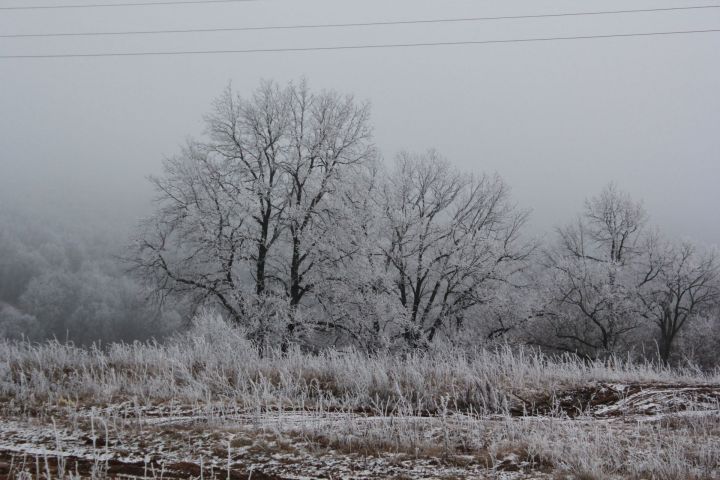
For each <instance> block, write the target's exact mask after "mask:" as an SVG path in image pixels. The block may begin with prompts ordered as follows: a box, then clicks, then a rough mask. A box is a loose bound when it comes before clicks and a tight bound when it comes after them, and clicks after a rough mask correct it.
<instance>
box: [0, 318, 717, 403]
mask: <svg viewBox="0 0 720 480" xmlns="http://www.w3.org/2000/svg"><path fill="white" fill-rule="evenodd" d="M593 382H615V383H651V382H652V383H684V384H703V383H720V373H718V372H715V373H703V372H700V371H698V370H696V369H692V368H685V369H670V368H666V367H662V366H659V365H654V364H649V363H633V362H631V361H621V360H620V359H615V360H613V361H609V362H584V361H581V360H579V359H577V358H574V357H571V356H564V357H553V358H550V357H547V356H545V355H543V354H541V353H539V352H536V351H533V350H529V349H522V348H519V349H518V348H510V347H507V346H505V347H497V348H492V349H490V348H479V349H477V350H476V351H474V352H470V353H468V352H464V351H459V350H454V349H452V348H444V349H437V350H434V351H432V352H427V353H418V354H411V355H405V356H394V355H392V354H385V353H381V354H376V355H367V354H365V353H362V352H358V351H349V352H336V351H328V352H324V353H321V354H319V355H313V354H306V353H302V352H300V351H299V350H292V351H290V352H289V353H287V354H282V353H280V352H279V351H268V352H265V354H264V355H263V356H260V355H259V354H258V352H257V350H256V349H255V348H253V346H252V345H251V344H250V343H249V342H248V341H247V340H245V338H244V337H243V335H242V334H241V333H240V332H237V331H234V330H232V329H230V328H228V327H227V326H225V325H224V324H223V323H222V321H221V320H218V319H217V318H214V317H212V316H205V317H204V318H201V319H200V320H199V321H198V323H197V325H196V327H195V328H194V329H193V330H192V331H190V332H188V333H187V334H185V335H183V336H180V337H177V338H175V339H174V340H172V341H169V342H166V343H164V344H159V343H135V344H113V345H109V346H107V347H106V348H102V349H100V348H91V349H83V348H76V347H73V346H69V345H65V344H61V343H58V342H47V343H42V344H29V343H17V342H14V343H13V342H6V341H5V342H0V395H3V396H5V397H11V398H15V399H21V400H23V401H31V400H39V401H50V402H57V401H59V400H62V401H66V402H74V403H80V404H83V403H86V402H89V403H92V404H98V403H102V402H112V401H114V399H117V398H130V397H134V398H138V399H140V401H143V402H158V401H166V400H171V399H172V400H176V401H186V402H196V401H206V400H218V399H224V400H232V401H234V402H237V403H240V404H243V405H245V406H247V407H254V408H257V407H263V408H265V407H268V408H272V407H279V406H282V407H286V408H287V407H290V406H294V407H302V408H312V407H315V406H317V405H319V404H322V405H324V406H325V407H327V406H332V407H335V408H342V409H356V410H372V411H376V410H379V411H381V412H382V413H389V412H392V411H393V409H395V408H396V407H397V406H398V405H400V404H402V405H405V406H412V407H413V408H414V409H416V411H417V413H423V412H424V413H427V412H428V411H430V412H435V411H437V410H438V408H440V406H441V403H444V404H445V405H446V406H448V407H449V408H450V409H453V410H462V411H474V412H476V413H505V412H507V410H508V409H509V408H511V407H512V406H513V405H514V406H518V405H522V402H523V401H525V402H529V401H531V400H532V399H534V398H536V397H538V396H543V395H551V394H553V393H555V392H561V391H566V390H569V389H572V388H576V387H581V386H585V385H588V384H589V383H593Z"/></svg>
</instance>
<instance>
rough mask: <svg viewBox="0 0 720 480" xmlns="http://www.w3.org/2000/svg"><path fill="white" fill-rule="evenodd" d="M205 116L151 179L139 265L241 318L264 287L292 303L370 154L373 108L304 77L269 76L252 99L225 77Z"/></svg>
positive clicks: (159, 282) (158, 280)
mask: <svg viewBox="0 0 720 480" xmlns="http://www.w3.org/2000/svg"><path fill="white" fill-rule="evenodd" d="M205 120H206V125H207V134H208V135H207V138H206V139H204V140H203V141H196V142H190V143H189V145H188V147H186V148H185V149H184V150H183V151H182V153H181V154H180V155H178V156H177V157H173V158H171V159H168V160H167V161H166V162H165V171H164V174H163V175H162V176H161V177H159V178H155V179H153V183H154V184H155V187H156V190H157V192H158V202H159V208H158V210H157V211H156V213H155V215H154V216H153V217H151V218H150V219H149V220H148V221H147V222H146V224H145V229H144V232H143V233H142V234H141V235H140V238H139V239H138V241H137V242H136V255H135V257H134V262H135V265H136V267H137V268H138V270H139V271H140V272H142V273H143V274H144V275H145V277H146V278H147V279H148V280H150V281H151V282H152V283H153V284H154V285H155V286H156V288H157V289H158V291H160V292H162V293H170V292H180V293H190V294H191V295H192V296H194V297H195V299H196V301H197V302H198V303H200V302H203V301H207V300H212V301H214V302H215V303H216V304H218V305H220V306H221V307H222V308H223V309H224V310H225V311H226V312H227V313H228V314H229V315H230V316H231V317H232V318H233V319H234V320H235V321H236V322H239V323H242V322H244V321H245V316H246V315H245V314H246V308H247V306H248V305H249V304H250V303H256V302H258V301H259V302H262V301H263V298H265V297H267V296H268V295H269V296H273V297H283V298H285V299H287V302H288V305H289V308H290V309H291V310H292V311H294V310H295V309H296V308H297V306H298V305H299V304H300V302H301V301H302V300H303V298H304V297H305V296H306V294H308V293H309V292H311V291H312V290H313V287H314V283H315V280H314V277H313V275H314V274H315V273H316V271H317V270H318V269H319V267H320V265H321V264H323V262H326V261H332V256H331V255H329V254H328V250H327V249H325V248H324V247H323V241H324V239H325V237H327V236H329V235H328V234H327V232H328V230H329V229H332V228H335V227H336V226H337V225H336V222H335V221H334V218H333V217H334V213H333V212H334V209H335V206H334V203H335V199H334V195H336V191H337V187H338V185H340V184H342V183H343V182H347V181H348V174H349V172H350V171H351V170H352V169H353V168H355V167H356V166H359V165H361V164H362V163H363V162H366V161H368V160H370V159H371V158H373V156H374V152H375V150H374V148H373V146H372V144H371V143H370V136H371V129H370V126H369V107H368V105H367V104H357V103H356V102H355V101H354V99H353V98H352V97H349V96H348V97H342V96H340V95H338V94H337V93H335V92H321V93H318V94H315V93H312V92H311V91H310V90H309V88H308V87H307V85H306V84H305V82H301V83H300V84H298V85H295V84H292V83H291V84H289V85H287V86H286V87H283V88H281V87H279V86H278V85H276V84H274V83H272V82H264V83H262V84H261V86H260V87H259V88H258V89H257V90H256V91H255V93H254V94H253V96H252V97H250V98H249V99H245V98H243V97H241V96H239V95H234V94H233V93H232V91H231V90H230V89H229V88H228V89H227V90H226V91H225V92H224V93H223V94H222V95H221V96H220V97H219V98H218V99H217V100H216V101H215V102H214V104H213V109H212V111H211V113H210V114H209V115H207V116H206V118H205ZM249 280H251V282H250V281H249ZM249 285H252V286H253V288H252V289H250V288H248V287H249ZM251 299H252V300H253V302H250V300H251ZM272 303H273V305H275V306H274V307H273V309H274V310H277V309H276V306H277V302H275V301H273V302H272ZM260 310H262V311H265V310H267V309H264V308H261V309H260ZM288 318H290V319H291V320H290V321H289V323H288V325H287V329H288V331H289V332H290V333H291V334H292V331H293V330H294V328H295V322H294V320H292V318H294V316H293V315H290V316H289V317H288Z"/></svg>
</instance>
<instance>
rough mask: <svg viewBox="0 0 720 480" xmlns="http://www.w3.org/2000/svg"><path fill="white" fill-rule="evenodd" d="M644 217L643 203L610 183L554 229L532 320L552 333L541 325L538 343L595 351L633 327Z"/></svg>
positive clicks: (617, 340) (612, 345) (609, 347)
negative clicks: (541, 301) (541, 300)
mask: <svg viewBox="0 0 720 480" xmlns="http://www.w3.org/2000/svg"><path fill="white" fill-rule="evenodd" d="M645 222H646V213H645V210H644V209H643V207H642V205H641V204H640V203H639V202H635V201H633V200H632V199H631V198H630V196H629V195H628V194H627V193H625V192H621V191H619V190H618V189H617V188H616V187H615V185H613V184H610V185H608V186H606V187H605V188H604V189H603V191H602V192H601V193H600V195H598V196H596V197H593V198H590V199H588V200H587V201H586V202H585V209H584V212H583V214H582V215H581V216H579V217H578V219H577V221H576V222H575V223H573V224H570V225H568V226H565V227H562V228H558V229H557V234H558V242H557V244H556V245H555V246H554V247H552V248H550V249H548V250H547V251H546V255H545V267H546V268H547V273H546V275H545V276H544V278H543V282H544V283H545V287H544V288H545V290H544V291H545V293H546V294H547V298H548V303H547V304H546V305H545V306H544V307H543V308H541V309H540V312H539V314H538V317H537V319H536V320H537V321H538V322H539V323H540V324H543V325H546V326H549V327H550V328H549V331H550V332H551V333H550V335H548V332H547V331H545V330H543V329H539V331H541V332H542V335H540V336H538V337H536V338H535V342H536V343H540V344H543V345H545V346H550V347H553V348H559V349H562V350H568V351H575V352H578V353H582V354H584V355H588V356H596V355H598V354H607V353H610V352H612V351H613V350H615V349H616V347H617V346H618V344H619V343H620V342H621V340H622V339H623V337H624V336H626V335H627V334H628V332H630V331H632V330H634V329H635V328H637V326H638V325H639V321H638V318H636V317H637V315H636V313H635V312H636V306H635V301H636V298H635V293H636V287H637V285H636V280H637V279H636V277H635V276H634V275H633V273H634V270H633V268H634V266H633V265H632V262H634V261H635V260H636V258H637V254H638V245H639V244H640V243H641V242H643V241H644V239H645V238H646V237H645V235H644V225H645ZM651 273H652V272H650V273H649V274H651Z"/></svg>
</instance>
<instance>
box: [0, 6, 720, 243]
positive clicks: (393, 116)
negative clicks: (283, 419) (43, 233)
mask: <svg viewBox="0 0 720 480" xmlns="http://www.w3.org/2000/svg"><path fill="white" fill-rule="evenodd" d="M112 2H115V3H120V2H121V0H28V1H25V0H13V1H9V0H0V7H9V6H26V5H53V4H56V5H59V4H70V3H72V4H77V3H80V4H82V3H86V4H87V3H112ZM712 3H713V2H712V1H710V0H707V1H705V2H702V1H695V2H691V1H683V0H621V1H619V0H602V1H593V0H586V1H579V0H574V1H570V0H473V1H463V0H450V1H441V0H425V1H420V0H385V1H378V0H364V1H349V0H346V1H341V0H335V1H328V0H294V1H283V0H265V1H263V0H258V1H253V2H238V3H208V4H204V5H174V6H145V7H139V6H137V7H113V8H78V9H41V10H0V34H4V35H7V34H15V33H51V32H81V31H116V30H156V29H185V28H212V27H245V26H263V25H292V24H315V23H338V22H339V23H348V22H367V21H391V20H414V19H434V18H451V17H478V16H502V15H523V14H544V13H564V12H580V11H596V10H614V9H636V8H662V7H675V6H690V5H708V4H712ZM719 28H720V9H701V10H688V11H670V12H655V13H633V14H624V15H605V16H603V15H597V16H577V17H562V18H543V19H524V20H502V21H486V22H467V23H452V24H421V25H402V26H397V25H396V26H385V27H357V28H333V29H321V30H277V31H244V32H223V33H195V34H185V35H182V34H173V35H138V36H116V37H100V36H95V37H69V38H67V37H66V38H0V55H19V54H53V53H96V52H131V51H179V50H217V49H252V48H281V47H305V46H308V47H314V46H336V45H356V44H377V43H411V42H443V41H465V40H470V41H476V40H490V39H508V38H532V37H546V36H575V35H605V34H614V33H628V32H633V33H634V32H655V31H678V30H699V29H719ZM301 76H306V77H307V78H308V80H309V81H310V84H311V86H312V87H314V88H333V89H336V90H339V91H342V92H349V93H354V94H355V95H356V96H357V97H358V98H360V99H368V100H370V101H371V102H372V105H373V120H374V122H373V123H374V125H375V133H376V143H377V145H378V146H379V147H380V149H381V150H382V152H383V154H384V156H385V157H386V158H390V157H392V156H393V155H394V154H395V153H396V152H398V151H399V150H402V149H408V150H425V149H426V148H428V147H436V148H437V149H438V150H440V151H441V152H442V153H443V154H444V155H445V156H446V157H448V158H449V159H450V160H451V161H452V162H454V163H455V164H456V165H458V166H459V167H461V168H463V169H466V170H473V171H488V172H495V171H496V172H498V173H500V174H501V175H502V176H503V177H504V178H505V179H506V180H507V182H508V183H509V184H510V185H511V186H512V188H513V193H514V196H515V198H516V199H517V201H518V202H519V203H520V204H521V205H522V206H525V207H530V208H532V209H533V211H534V213H533V230H534V231H535V232H543V231H547V230H549V229H550V228H551V227H552V226H553V225H555V224H558V223H562V222H565V221H568V220H569V219H571V217H572V216H573V215H574V213H575V212H576V211H578V210H579V209H580V208H581V206H582V201H583V199H584V198H585V197H587V196H589V195H592V194H594V193H595V192H597V191H598V190H599V189H600V188H602V186H603V185H604V184H605V183H607V182H609V181H615V182H617V183H618V185H619V186H620V187H621V188H624V189H626V190H628V191H630V192H631V193H632V194H633V195H634V196H635V197H637V198H641V199H643V200H644V202H645V205H646V207H647V209H648V210H649V212H650V214H651V216H652V219H653V221H654V223H656V224H658V225H659V226H660V227H661V228H662V229H664V230H666V231H668V232H670V233H672V234H677V235H686V236H689V237H691V238H693V239H696V240H699V241H702V242H706V243H716V244H717V243H720V213H718V209H719V208H720V188H719V183H720V90H719V89H720V33H704V34H695V35H675V36H656V37H635V38H613V39H601V40H577V41H552V42H535V43H512V44H491V45H465V46H443V47H439V46H438V47H423V48H396V49H369V50H352V51H349V50H345V51H324V52H295V53H257V54H223V55H197V56H146V57H103V58H54V59H0V145H1V150H0V192H1V193H0V202H3V203H5V204H6V205H7V204H10V205H13V204H22V205H29V206H31V208H34V209H42V210H44V211H46V212H51V214H53V215H57V214H60V213H62V212H68V214H69V215H71V216H76V215H80V216H81V217H82V216H83V215H84V216H86V217H87V218H102V219H104V220H105V221H109V222H119V223H127V222H131V221H133V219H134V218H135V217H136V216H139V215H141V214H142V210H143V208H146V206H147V202H148V198H149V197H150V189H149V186H148V183H147V181H146V180H145V177H146V176H147V175H148V174H152V173H157V172H158V171H159V167H160V162H161V159H162V158H163V156H168V155H172V154H173V153H175V152H176V151H177V150H178V148H179V145H180V144H181V143H183V142H184V139H185V138H186V137H187V136H197V135H199V134H201V133H202V128H203V126H202V118H201V117H202V115H203V114H204V113H205V112H206V111H207V110H208V106H209V104H210V101H211V100H212V98H213V97H215V96H216V95H218V94H219V93H220V91H221V90H222V89H223V88H224V87H225V86H226V85H227V83H228V82H229V81H232V84H233V86H234V88H235V89H237V90H239V91H240V92H251V91H252V89H254V88H255V87H256V86H257V85H258V82H259V81H260V79H263V78H266V79H275V80H278V81H280V82H286V81H288V80H291V79H297V78H299V77H301Z"/></svg>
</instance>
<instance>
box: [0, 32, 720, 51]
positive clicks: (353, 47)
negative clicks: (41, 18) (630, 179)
mask: <svg viewBox="0 0 720 480" xmlns="http://www.w3.org/2000/svg"><path fill="white" fill-rule="evenodd" d="M718 32H720V28H718V29H704V30H677V31H660V32H635V33H613V34H607V35H573V36H556V37H535V38H511V39H498V40H474V41H473V40H470V41H454V42H419V43H384V44H364V45H335V46H319V47H285V48H249V49H237V50H235V49H226V50H182V51H145V52H105V53H61V54H28V55H0V59H21V58H25V59H31V58H35V59H39V58H93V57H137V56H161V55H176V56H180V55H216V54H248V53H279V52H311V51H335V50H361V49H381V48H416V47H437V46H453V45H490V44H505V43H530V42H549V41H567V40H589V39H608V38H628V37H653V36H664V35H690V34H704V33H718Z"/></svg>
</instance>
